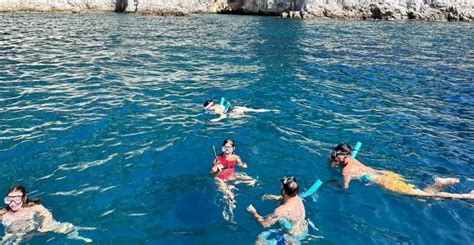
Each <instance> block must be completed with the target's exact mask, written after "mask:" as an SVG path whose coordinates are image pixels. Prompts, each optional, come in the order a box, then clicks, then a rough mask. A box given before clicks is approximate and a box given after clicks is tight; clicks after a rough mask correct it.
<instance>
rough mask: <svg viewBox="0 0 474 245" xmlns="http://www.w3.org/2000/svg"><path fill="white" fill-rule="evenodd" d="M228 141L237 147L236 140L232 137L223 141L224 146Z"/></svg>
mask: <svg viewBox="0 0 474 245" xmlns="http://www.w3.org/2000/svg"><path fill="white" fill-rule="evenodd" d="M227 143H230V144H231V145H232V146H233V147H235V143H234V140H233V139H231V138H228V139H225V140H224V143H222V146H225V145H226V144H227Z"/></svg>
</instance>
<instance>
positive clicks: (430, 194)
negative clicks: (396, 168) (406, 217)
mask: <svg viewBox="0 0 474 245" xmlns="http://www.w3.org/2000/svg"><path fill="white" fill-rule="evenodd" d="M404 194H407V195H412V196H420V197H438V198H452V199H474V191H471V192H469V193H449V192H426V191H424V190H420V189H414V190H412V191H410V192H409V193H404Z"/></svg>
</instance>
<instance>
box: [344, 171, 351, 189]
mask: <svg viewBox="0 0 474 245" xmlns="http://www.w3.org/2000/svg"><path fill="white" fill-rule="evenodd" d="M343 177H344V182H343V183H342V188H343V189H348V188H349V183H350V182H351V179H352V178H351V175H350V174H344V175H343Z"/></svg>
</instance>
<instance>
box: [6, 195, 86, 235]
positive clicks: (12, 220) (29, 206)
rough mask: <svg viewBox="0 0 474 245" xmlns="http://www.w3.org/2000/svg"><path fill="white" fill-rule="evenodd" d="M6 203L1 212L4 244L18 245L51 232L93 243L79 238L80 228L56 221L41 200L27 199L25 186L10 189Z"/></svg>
mask: <svg viewBox="0 0 474 245" xmlns="http://www.w3.org/2000/svg"><path fill="white" fill-rule="evenodd" d="M4 202H5V204H7V206H6V207H5V208H3V209H1V211H0V219H1V222H2V225H3V226H4V228H5V236H4V237H3V238H2V244H18V243H20V242H22V241H23V240H24V239H27V238H29V237H31V236H32V235H34V234H35V233H36V232H49V231H52V232H56V233H65V234H68V238H70V239H79V240H83V241H85V242H92V240H90V239H88V238H84V237H81V236H79V234H78V232H77V231H78V230H79V228H78V227H75V226H74V225H73V224H71V223H60V222H57V221H55V220H54V219H53V215H52V214H51V212H50V211H49V210H48V209H46V208H45V207H44V206H43V205H41V204H40V202H41V201H40V200H39V199H29V198H28V197H27V195H26V189H25V188H24V187H23V186H14V187H12V188H10V190H9V191H8V194H7V196H6V197H5V198H4ZM87 229H91V228H87ZM92 229H93V228H92Z"/></svg>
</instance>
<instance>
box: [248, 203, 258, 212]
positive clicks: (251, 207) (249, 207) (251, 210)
mask: <svg viewBox="0 0 474 245" xmlns="http://www.w3.org/2000/svg"><path fill="white" fill-rule="evenodd" d="M247 211H249V212H250V213H252V214H254V213H256V212H257V210H256V209H255V208H254V206H253V205H252V204H250V205H249V206H248V207H247Z"/></svg>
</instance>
